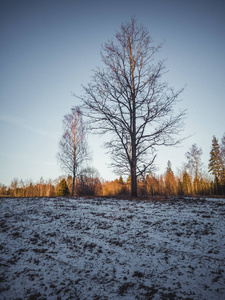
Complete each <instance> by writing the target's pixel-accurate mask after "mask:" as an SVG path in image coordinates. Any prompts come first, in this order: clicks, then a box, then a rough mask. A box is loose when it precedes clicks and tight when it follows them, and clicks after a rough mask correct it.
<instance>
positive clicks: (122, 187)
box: [0, 134, 225, 197]
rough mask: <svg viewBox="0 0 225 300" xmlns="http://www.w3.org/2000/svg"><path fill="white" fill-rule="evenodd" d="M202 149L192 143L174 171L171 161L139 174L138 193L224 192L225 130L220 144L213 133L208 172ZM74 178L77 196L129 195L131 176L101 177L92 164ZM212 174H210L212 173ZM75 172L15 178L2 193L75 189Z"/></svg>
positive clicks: (2, 187)
mask: <svg viewBox="0 0 225 300" xmlns="http://www.w3.org/2000/svg"><path fill="white" fill-rule="evenodd" d="M201 155H202V150H201V148H198V147H197V145H196V144H193V145H192V147H191V148H190V150H189V151H188V152H187V153H186V158H187V162H186V163H185V164H184V165H183V167H182V171H180V174H179V175H175V174H174V172H173V170H172V165H171V163H170V161H168V163H167V168H166V171H165V173H164V174H162V175H154V174H147V175H145V176H144V177H140V178H138V181H137V182H138V196H225V134H224V136H223V138H222V141H221V144H219V142H218V140H217V138H216V137H215V136H214V137H213V140H212V147H211V152H210V159H209V163H208V174H207V173H206V174H205V173H204V172H203V163H202V161H201ZM84 174H85V175H80V176H79V177H77V178H76V181H75V191H74V195H75V196H128V195H130V188H131V178H130V176H129V177H128V178H126V179H124V177H122V176H120V177H119V179H116V180H114V181H104V180H101V179H100V178H99V175H98V172H97V170H95V169H93V168H89V169H87V170H86V172H85V173H84ZM209 174H211V176H209ZM72 183H73V178H72V176H70V175H68V176H66V177H63V176H61V177H59V178H57V179H55V180H54V181H53V180H48V181H44V179H43V178H41V179H40V181H39V182H37V183H33V182H32V181H31V180H30V181H27V182H26V183H25V182H24V181H23V180H18V179H13V180H12V182H11V185H10V186H9V187H7V186H5V185H2V184H0V196H8V197H55V196H69V195H71V193H72Z"/></svg>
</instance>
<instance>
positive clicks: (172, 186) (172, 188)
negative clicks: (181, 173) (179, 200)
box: [165, 161, 176, 195]
mask: <svg viewBox="0 0 225 300" xmlns="http://www.w3.org/2000/svg"><path fill="white" fill-rule="evenodd" d="M165 188H166V194H167V195H175V194H176V179H175V176H174V173H173V170H172V164H171V162H170V161H168V162H167V168H166V174H165Z"/></svg>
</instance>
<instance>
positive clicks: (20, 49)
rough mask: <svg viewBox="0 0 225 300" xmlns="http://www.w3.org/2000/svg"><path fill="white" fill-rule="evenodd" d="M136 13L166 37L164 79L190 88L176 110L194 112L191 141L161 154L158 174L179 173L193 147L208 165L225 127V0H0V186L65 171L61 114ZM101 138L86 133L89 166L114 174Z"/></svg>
mask: <svg viewBox="0 0 225 300" xmlns="http://www.w3.org/2000/svg"><path fill="white" fill-rule="evenodd" d="M132 15H135V16H136V18H137V21H138V22H139V23H142V24H143V25H144V26H145V27H146V28H147V29H148V30H149V33H150V35H151V36H152V38H153V40H154V41H155V43H156V44H158V43H160V42H163V41H165V45H164V47H163V49H162V51H161V53H160V55H161V57H162V58H167V61H166V67H167V69H168V70H169V72H168V73H167V74H166V76H165V80H167V81H168V82H169V83H170V85H171V86H173V87H175V88H176V89H179V88H181V87H183V86H184V85H186V88H185V91H184V93H183V94H182V99H183V101H182V102H181V103H180V106H179V108H181V109H183V108H186V109H187V117H186V120H185V130H184V133H183V134H184V135H191V137H190V138H189V139H187V140H185V141H184V142H183V143H182V144H181V145H180V146H179V147H178V148H162V149H160V150H159V152H158V157H157V160H156V164H157V166H158V168H159V171H158V173H163V172H164V171H165V169H166V164H167V161H168V160H170V161H171V163H172V168H173V170H174V172H175V173H176V172H177V168H179V167H181V166H182V163H183V162H184V161H185V153H186V152H187V151H188V150H189V148H190V147H191V145H192V144H193V143H197V145H198V146H199V147H201V148H202V150H203V156H202V160H203V162H204V164H205V166H206V167H207V164H208V159H209V152H210V148H211V141H212V136H213V135H216V137H217V138H218V139H221V138H222V135H223V134H224V132H225V117H224V116H225V97H224V86H225V19H224V15H225V4H224V1H222V0H221V1H219V0H216V1H198V0H196V1H186V0H183V1H182V0H179V1H173V0H170V1H169V0H154V1H153V0H152V1H151V0H136V1H134V0H130V1H128V0H127V1H123V0H120V1H98V0H95V1H94V0H92V1H91V0H83V1H81V0H80V1H78V0H77V1H75V0H74V1H71V0H67V1H57V0H55V1H49V0H46V1H44V0H43V1H32V0H30V1H22V0H21V1H11V0H7V1H0V42H1V47H0V66H1V68H0V136H1V139H0V183H2V184H6V185H9V184H10V182H11V180H12V179H13V178H15V177H17V178H18V179H23V180H27V179H32V180H33V181H35V182H36V181H38V180H39V179H40V177H41V176H43V177H44V179H45V180H47V179H49V178H52V179H54V178H57V177H58V176H59V175H62V174H64V172H63V171H62V170H61V169H60V167H59V165H58V163H57V159H56V154H57V151H58V142H59V140H60V136H61V134H62V120H63V116H64V115H65V114H67V113H69V112H70V109H71V107H72V106H73V105H79V102H78V100H77V99H75V98H74V97H73V96H72V92H74V93H76V94H80V93H81V92H82V88H81V85H82V84H84V85H85V84H87V83H88V82H89V81H90V79H91V75H92V72H91V70H92V69H94V68H95V67H96V66H98V65H101V59H100V50H101V45H102V44H103V43H104V42H106V41H107V40H109V39H111V38H113V35H114V33H115V30H118V29H119V27H120V25H121V23H122V22H124V21H126V20H129V18H130V16H132ZM177 109H178V108H177ZM105 138H107V137H105ZM102 144H103V139H101V138H99V137H98V136H91V135H89V146H90V149H91V150H92V156H93V159H92V165H93V166H94V167H96V168H97V169H98V171H99V173H100V175H101V177H102V178H104V179H114V178H116V175H115V174H113V173H112V171H111V170H110V169H109V167H108V164H109V163H110V157H109V156H108V155H107V154H106V151H105V150H104V148H103V147H102Z"/></svg>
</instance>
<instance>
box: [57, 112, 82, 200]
mask: <svg viewBox="0 0 225 300" xmlns="http://www.w3.org/2000/svg"><path fill="white" fill-rule="evenodd" d="M71 111H72V112H71V113H70V114H67V115H65V116H64V119H63V127H64V133H63V136H62V138H61V140H60V142H59V152H58V160H59V162H60V164H61V167H62V168H63V169H65V170H67V171H68V172H69V173H70V175H71V176H72V178H73V183H72V196H73V195H74V185H75V179H76V177H77V176H79V174H80V171H81V168H82V165H83V163H84V161H85V160H87V159H88V150H87V142H86V138H85V127H84V123H83V120H82V114H81V111H80V109H79V108H73V109H71Z"/></svg>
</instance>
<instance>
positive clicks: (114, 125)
mask: <svg viewBox="0 0 225 300" xmlns="http://www.w3.org/2000/svg"><path fill="white" fill-rule="evenodd" d="M115 40H116V42H115V43H114V42H113V41H109V42H108V43H105V44H104V46H103V50H102V53H101V56H102V61H103V64H104V67H103V68H96V70H95V71H94V75H93V79H92V81H91V83H89V84H88V85H87V86H84V87H83V88H84V94H83V95H82V96H80V97H79V98H80V99H81V100H82V102H83V108H84V113H85V115H86V116H88V117H89V124H90V128H91V129H93V130H94V131H96V132H97V133H100V134H105V133H109V134H111V138H110V140H109V141H108V142H107V143H106V147H107V148H108V149H109V151H110V153H111V154H112V158H113V163H112V166H113V167H114V170H115V171H117V173H119V174H123V175H124V174H128V175H131V195H132V196H137V176H145V174H146V173H147V172H150V171H151V168H152V166H153V162H154V160H155V157H156V155H155V151H156V147H157V146H160V145H164V146H170V145H176V144H177V143H179V142H180V138H179V137H178V133H179V132H180V130H181V129H182V120H183V117H184V115H185V112H184V111H181V112H178V113H174V111H173V108H174V105H175V104H176V103H177V101H178V97H179V95H180V93H181V92H182V91H183V89H180V90H179V91H174V90H173V89H172V88H170V87H169V86H168V84H167V82H163V81H162V80H161V77H162V75H163V74H164V69H165V68H164V60H159V61H158V62H156V63H155V60H154V57H155V55H156V54H157V53H158V52H159V50H160V49H161V47H162V44H160V45H158V46H156V47H155V46H154V45H153V41H152V39H151V37H150V35H149V33H148V31H147V30H146V28H144V27H143V26H142V25H139V24H137V22H136V19H135V17H132V18H131V20H130V21H129V22H126V23H124V24H122V25H121V28H120V31H118V32H116V34H115Z"/></svg>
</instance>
